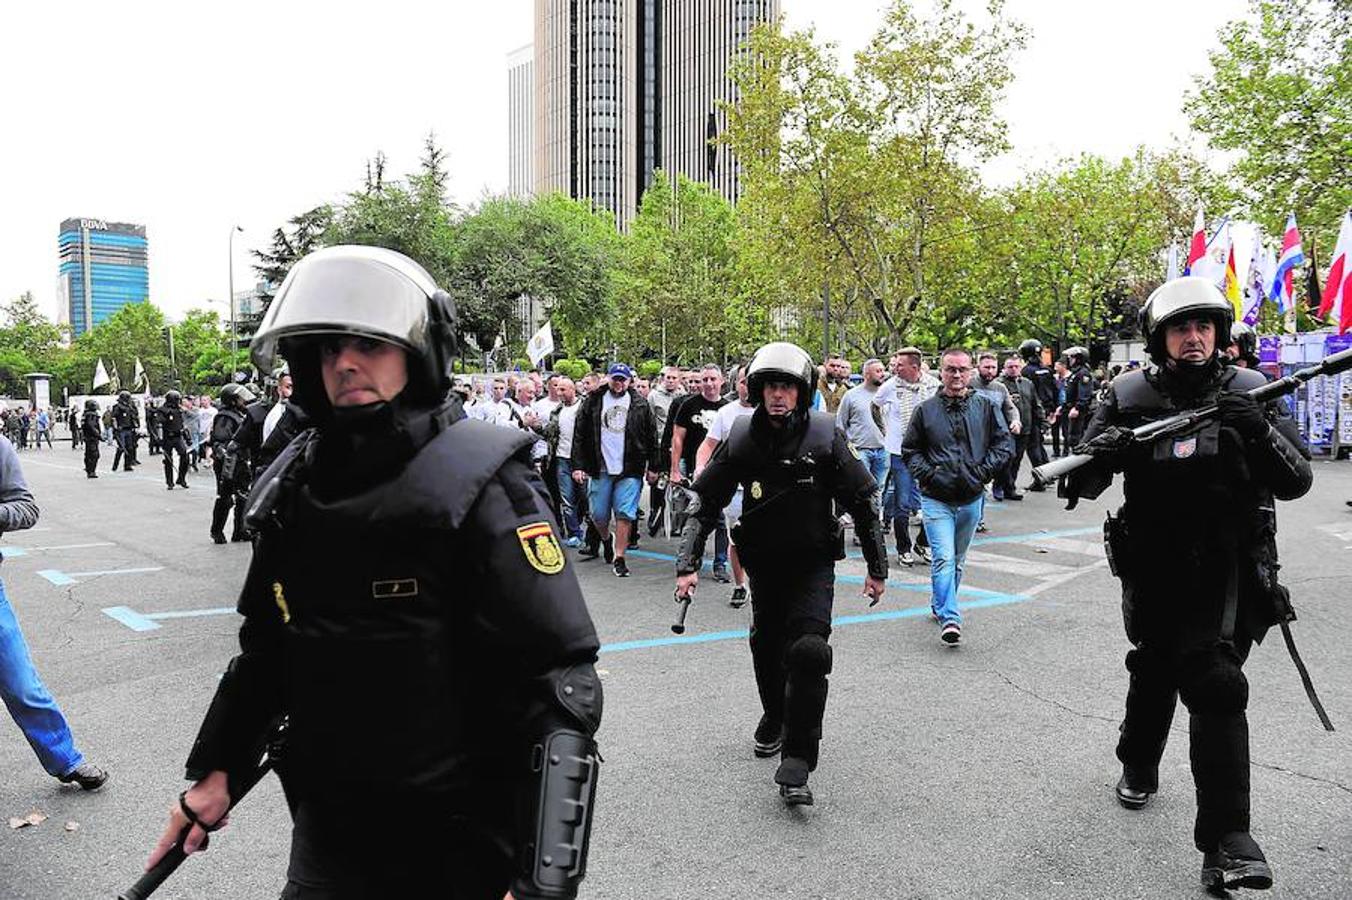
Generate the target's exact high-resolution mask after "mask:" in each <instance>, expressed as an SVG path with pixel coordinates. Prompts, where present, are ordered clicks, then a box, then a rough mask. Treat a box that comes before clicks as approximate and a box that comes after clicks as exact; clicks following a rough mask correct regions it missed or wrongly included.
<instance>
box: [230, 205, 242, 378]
mask: <svg viewBox="0 0 1352 900" xmlns="http://www.w3.org/2000/svg"><path fill="white" fill-rule="evenodd" d="M243 230H244V229H243V228H241V227H239V226H238V225H235V226H232V227H231V229H230V279H229V284H230V366H231V368H233V367H234V365H235V357H236V356H238V355H239V325H238V324H237V323H236V321H235V232H237V231H243ZM231 377H232V378H233V377H234V375H233V373H232V374H231Z"/></svg>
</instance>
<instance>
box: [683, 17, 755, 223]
mask: <svg viewBox="0 0 1352 900" xmlns="http://www.w3.org/2000/svg"><path fill="white" fill-rule="evenodd" d="M663 6H664V7H666V9H665V10H664V11H663V13H662V16H661V22H660V29H661V30H660V39H659V40H660V43H659V44H658V47H659V49H660V53H659V56H660V59H661V68H660V74H659V76H658V82H659V83H658V92H659V94H658V95H659V97H660V109H661V121H660V125H659V133H660V138H659V140H660V144H661V153H660V157H659V158H660V160H661V162H660V164H659V166H660V168H661V169H662V170H663V171H665V172H666V173H667V174H668V176H671V177H675V175H677V174H678V173H679V174H681V175H684V176H686V177H687V178H689V179H691V180H693V181H703V182H705V183H706V184H708V185H710V186H711V187H712V188H713V189H714V190H715V191H717V192H718V193H720V194H722V195H723V196H724V197H726V198H727V199H728V200H729V201H736V200H737V197H738V196H739V195H740V193H741V190H740V187H739V184H738V175H739V169H738V166H737V160H736V159H735V158H734V157H733V154H732V152H731V151H730V150H729V149H728V148H727V147H725V146H721V145H719V144H717V143H716V140H717V138H718V137H719V135H721V134H722V133H723V131H724V130H725V129H726V128H727V113H726V112H724V111H723V110H722V109H720V108H719V104H720V103H723V102H726V103H735V102H736V101H737V91H736V87H735V86H734V85H733V83H732V81H731V79H730V78H729V77H728V73H729V69H730V68H731V65H732V61H733V58H734V57H735V56H736V54H737V53H738V51H739V49H740V48H741V47H742V46H743V45H744V44H745V43H746V41H747V40H748V39H749V38H750V37H751V29H752V28H754V27H755V26H756V25H758V24H760V23H761V22H767V21H773V20H774V19H775V18H777V17H778V16H779V0H666V2H665V3H664V4H663ZM677 9H679V10H680V12H679V13H677V12H675V10H677Z"/></svg>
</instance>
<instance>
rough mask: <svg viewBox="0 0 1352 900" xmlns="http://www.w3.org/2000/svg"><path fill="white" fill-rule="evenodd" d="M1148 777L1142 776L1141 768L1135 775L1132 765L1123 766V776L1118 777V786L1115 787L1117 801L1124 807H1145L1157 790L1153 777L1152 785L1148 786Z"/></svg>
mask: <svg viewBox="0 0 1352 900" xmlns="http://www.w3.org/2000/svg"><path fill="white" fill-rule="evenodd" d="M1146 777H1149V776H1146ZM1146 777H1142V776H1141V775H1140V773H1139V770H1137V771H1136V774H1135V775H1133V771H1132V770H1131V768H1130V767H1126V766H1124V767H1123V769H1122V777H1121V778H1119V779H1117V787H1115V788H1114V789H1113V793H1114V794H1116V795H1117V802H1118V803H1120V804H1121V805H1122V807H1123V808H1124V809H1143V808H1144V807H1145V805H1146V804H1147V803H1149V802H1150V797H1151V795H1152V794H1154V793H1155V791H1156V790H1157V786H1156V785H1155V784H1154V779H1151V781H1150V784H1151V786H1150V787H1149V788H1147V787H1146Z"/></svg>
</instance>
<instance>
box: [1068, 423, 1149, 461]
mask: <svg viewBox="0 0 1352 900" xmlns="http://www.w3.org/2000/svg"><path fill="white" fill-rule="evenodd" d="M1133 440H1134V438H1133V437H1132V434H1131V429H1130V428H1123V427H1122V426H1120V425H1110V426H1108V427H1107V428H1106V429H1104V430H1103V431H1101V432H1099V433H1098V434H1096V435H1094V438H1093V440H1090V441H1086V442H1085V443H1083V444H1080V445H1079V446H1078V447H1076V448H1075V449H1074V451H1073V452H1075V453H1088V454H1089V455H1091V456H1109V455H1112V454H1114V453H1120V452H1122V451H1123V450H1125V449H1127V448H1128V447H1130V446H1131V442H1132V441H1133Z"/></svg>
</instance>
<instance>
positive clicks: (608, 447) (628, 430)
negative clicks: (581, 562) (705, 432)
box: [572, 363, 657, 578]
mask: <svg viewBox="0 0 1352 900" xmlns="http://www.w3.org/2000/svg"><path fill="white" fill-rule="evenodd" d="M607 374H608V375H609V376H610V377H609V378H608V379H607V380H606V383H605V384H603V385H601V386H600V387H598V388H596V389H594V390H593V391H592V392H591V394H590V395H588V397H587V399H586V400H584V401H582V408H581V409H579V410H578V412H577V422H576V424H575V425H574V429H573V456H572V459H573V480H574V481H576V482H577V483H578V484H581V483H582V482H583V481H584V480H587V479H590V481H588V483H587V501H588V505H589V506H590V508H591V520H592V525H593V526H594V527H595V528H596V530H597V532H598V533H599V534H600V535H601V548H602V551H603V552H604V553H605V560H606V562H608V563H612V564H613V566H614V568H615V575H616V576H617V577H619V578H626V577H628V575H629V564H628V563H626V562H625V560H624V551H625V550H626V549H627V548H628V547H629V539H630V537H631V536H632V535H633V534H634V529H635V528H637V527H638V526H637V524H636V520H637V519H638V501H639V494H640V493H641V492H642V489H643V479H644V476H645V475H646V476H647V479H648V482H649V483H653V482H656V481H657V471H656V467H657V437H656V435H657V426H656V425H655V424H654V423H653V411H652V407H650V406H649V405H648V401H647V400H644V399H643V398H642V397H640V396H639V395H638V391H636V390H634V389H633V388H632V387H630V383H631V382H632V381H633V377H634V373H633V372H632V371H631V370H630V368H629V367H628V366H626V365H625V364H624V363H614V364H613V365H611V367H610V371H609V372H608V373H607ZM612 516H613V517H614V519H615V533H614V535H612V534H611V526H610V520H611V517H612ZM579 555H581V556H583V557H584V558H588V559H595V558H596V553H595V552H594V550H593V549H592V548H586V549H584V550H583V552H582V553H581V554H579Z"/></svg>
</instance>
